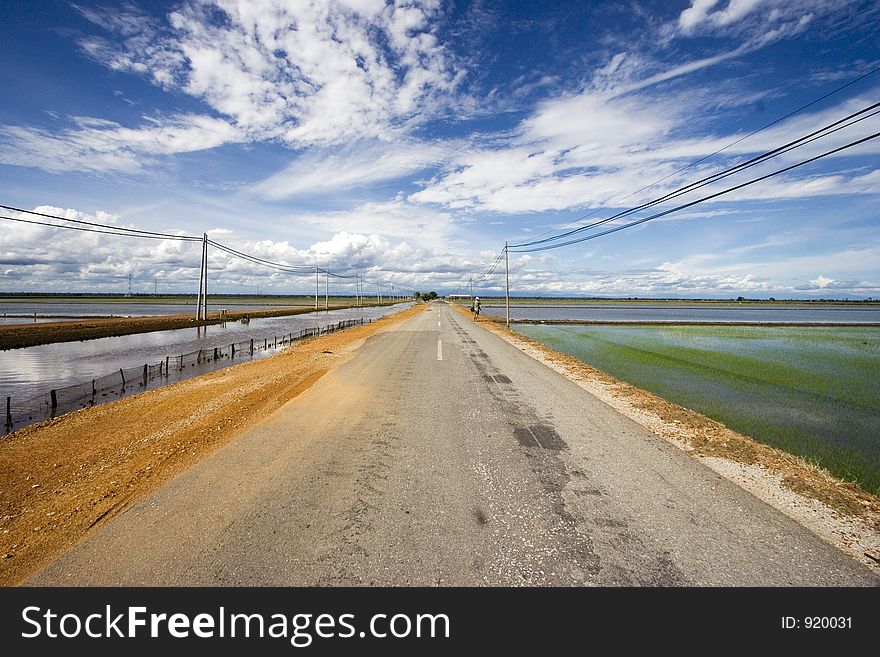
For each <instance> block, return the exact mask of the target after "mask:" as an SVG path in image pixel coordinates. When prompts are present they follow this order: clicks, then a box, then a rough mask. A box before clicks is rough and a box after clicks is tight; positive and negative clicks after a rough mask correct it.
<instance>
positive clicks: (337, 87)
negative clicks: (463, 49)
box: [82, 0, 462, 147]
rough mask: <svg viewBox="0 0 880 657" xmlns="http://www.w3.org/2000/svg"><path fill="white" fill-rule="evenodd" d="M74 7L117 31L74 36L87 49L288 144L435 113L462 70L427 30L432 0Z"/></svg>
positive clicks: (384, 134)
mask: <svg viewBox="0 0 880 657" xmlns="http://www.w3.org/2000/svg"><path fill="white" fill-rule="evenodd" d="M83 13H84V15H85V16H86V17H87V18H89V19H90V20H92V21H93V22H95V23H97V24H99V25H101V26H102V27H104V28H106V29H108V30H111V31H112V32H113V33H114V34H115V36H116V37H118V38H121V41H122V46H121V47H119V46H118V44H117V43H115V42H110V41H108V40H104V39H100V38H89V39H86V40H83V42H82V47H83V48H84V49H85V51H86V52H88V53H89V54H90V55H91V56H93V57H94V58H96V59H98V60H99V61H101V62H103V63H105V64H106V65H107V66H109V67H111V68H113V69H116V70H126V71H132V72H135V73H138V74H143V75H146V76H147V77H148V78H149V79H150V80H151V81H152V82H154V83H155V84H158V85H160V86H162V87H163V88H165V89H170V90H175V91H182V92H184V93H187V94H189V95H191V96H193V97H195V98H198V99H201V100H203V101H204V102H206V103H207V104H208V105H209V106H210V107H212V108H213V109H214V110H215V111H217V112H219V113H220V114H222V115H224V116H226V117H228V118H229V120H230V121H232V122H233V123H234V125H235V126H236V127H237V128H239V129H241V130H242V131H244V132H245V133H247V134H248V135H249V136H250V137H251V138H252V139H271V138H280V139H282V140H284V141H285V142H287V143H289V144H291V145H294V146H297V147H301V146H306V145H316V144H318V145H327V144H341V143H345V142H347V141H349V140H351V139H362V138H377V139H386V140H387V139H391V138H393V137H394V136H396V135H397V134H399V132H400V131H401V130H404V131H405V130H406V129H407V128H408V127H409V126H411V125H412V124H414V123H420V122H423V121H425V120H427V119H428V118H429V117H431V116H433V115H435V114H436V113H437V112H439V111H441V110H442V109H443V107H444V106H446V105H447V104H448V96H449V94H451V93H452V92H453V91H454V90H455V89H456V87H457V85H458V82H459V81H460V78H461V75H462V74H461V73H460V72H459V71H457V70H456V67H455V64H454V60H453V57H452V55H451V54H450V53H449V51H448V50H447V49H446V48H445V47H444V46H443V44H441V43H440V42H439V41H438V40H437V38H436V36H435V34H434V30H435V26H436V23H437V21H438V20H440V19H441V18H442V10H441V7H440V3H439V1H437V0H413V1H412V2H408V3H406V4H398V3H392V4H385V3H381V2H366V1H365V2H352V1H350V0H349V1H346V2H340V1H336V0H329V1H317V0H315V1H311V2H305V1H304V2H295V3H290V2H280V1H278V0H249V1H247V2H241V1H234V0H187V1H186V2H184V3H183V4H182V5H181V6H180V8H179V9H177V10H175V11H173V12H171V13H170V14H169V15H168V24H167V25H158V24H156V23H155V22H152V21H150V20H148V19H146V20H144V21H143V24H142V26H136V25H137V21H136V20H135V19H134V18H131V19H129V18H127V17H126V16H125V14H126V12H125V11H123V12H121V13H122V16H120V12H116V13H115V14H114V15H113V17H112V18H109V17H108V15H107V14H104V13H99V12H95V11H91V10H85V11H83ZM127 13H128V14H130V13H131V9H129V10H127Z"/></svg>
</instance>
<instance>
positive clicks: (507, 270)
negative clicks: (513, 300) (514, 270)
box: [504, 242, 510, 328]
mask: <svg viewBox="0 0 880 657" xmlns="http://www.w3.org/2000/svg"><path fill="white" fill-rule="evenodd" d="M504 287H505V289H506V291H507V303H506V313H505V314H506V315H507V328H510V254H509V253H508V251H507V242H504Z"/></svg>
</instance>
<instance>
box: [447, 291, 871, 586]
mask: <svg viewBox="0 0 880 657" xmlns="http://www.w3.org/2000/svg"><path fill="white" fill-rule="evenodd" d="M450 305H451V306H453V307H455V308H456V309H457V310H458V311H459V312H460V313H462V315H464V316H465V317H467V318H469V319H470V313H469V312H468V311H467V309H465V308H462V307H460V306H457V305H455V304H450ZM479 323H480V324H481V325H482V326H483V327H484V328H486V329H488V330H489V331H491V332H493V333H495V334H496V335H498V336H499V337H501V338H502V339H504V340H506V341H507V342H509V343H510V344H512V345H513V346H515V347H517V348H518V349H520V350H521V351H522V352H524V353H526V354H528V355H529V356H531V357H532V358H534V359H536V360H538V361H539V362H541V363H544V364H545V365H547V366H548V367H550V368H551V369H553V370H555V371H557V372H559V373H560V374H562V375H563V376H565V377H566V378H568V379H570V380H571V381H573V382H575V383H577V384H578V385H579V386H580V387H581V388H583V389H585V390H587V391H588V392H590V393H591V394H592V395H594V396H595V397H597V398H598V399H600V400H601V401H603V402H605V403H606V404H608V405H609V406H611V407H612V408H614V409H615V410H617V411H618V412H620V413H622V414H623V415H625V416H626V417H629V418H631V419H632V420H634V421H635V422H637V423H638V424H640V425H642V426H643V427H645V428H647V429H649V430H650V431H652V432H653V433H655V434H657V435H658V436H661V437H663V438H665V439H666V440H668V441H670V442H671V443H673V444H675V445H676V446H678V447H679V448H681V449H682V450H684V451H686V452H688V453H689V454H691V455H692V456H694V457H695V458H697V459H699V460H700V461H701V462H702V463H704V464H705V465H706V466H708V467H709V468H711V469H712V470H714V471H715V472H717V473H718V474H720V475H721V476H723V477H724V478H725V479H728V480H730V481H732V482H734V483H736V484H738V485H739V486H741V487H743V488H745V489H746V490H748V491H749V492H751V493H752V494H753V495H755V496H756V497H758V498H759V499H761V500H762V501H764V502H766V503H767V504H769V505H770V506H772V507H774V508H776V509H778V510H779V511H781V512H782V513H784V514H785V515H787V516H788V517H790V518H792V519H793V520H796V521H797V522H798V523H800V524H801V525H803V526H805V527H807V528H808V529H810V530H811V531H812V532H813V533H815V534H816V535H818V536H819V537H821V538H822V539H824V540H825V541H827V542H828V543H831V544H832V545H834V546H836V547H837V548H839V549H840V550H842V551H843V552H845V553H846V554H848V555H850V556H851V557H853V558H854V559H856V560H857V561H859V562H860V563H862V564H864V565H865V566H867V567H869V568H870V569H871V570H873V571H874V572H875V573H880V499H878V498H876V497H874V496H873V495H870V494H868V493H866V492H865V491H863V490H861V489H860V488H858V487H857V486H855V485H853V484H851V483H848V482H845V481H841V480H840V479H837V478H835V477H833V476H832V475H831V474H830V473H828V472H827V471H826V470H823V469H820V468H817V467H815V466H813V465H811V464H810V463H808V462H807V461H805V460H804V459H802V458H799V457H796V456H793V455H791V454H788V453H786V452H783V451H782V450H779V449H775V448H773V447H769V446H767V445H764V444H762V443H759V442H757V441H755V440H753V439H751V438H749V437H748V436H744V435H742V434H739V433H737V432H735V431H732V430H731V429H729V428H728V427H726V426H724V425H723V424H722V423H720V422H717V421H715V420H712V419H710V418H708V417H706V416H705V415H702V414H700V413H697V412H695V411H692V410H690V409H688V408H684V407H682V406H679V405H677V404H674V403H672V402H670V401H668V400H666V399H663V398H662V397H659V396H657V395H654V394H652V393H650V392H647V391H645V390H641V389H640V388H636V387H635V386H632V385H630V384H628V383H625V382H623V381H619V380H617V379H615V378H614V377H611V376H609V375H608V374H606V373H605V372H602V371H600V370H598V369H596V368H594V367H591V366H589V365H587V364H585V363H583V362H581V361H579V360H577V359H576V358H573V357H571V356H568V355H567V354H562V353H560V352H558V351H556V350H554V349H551V348H550V347H547V346H546V345H543V344H541V343H539V342H537V341H535V340H532V339H530V338H528V337H525V336H523V335H520V334H518V333H516V332H514V331H511V330H509V329H507V328H506V327H505V326H504V324H503V320H501V321H497V320H494V319H489V318H482V319H481V320H480V322H479Z"/></svg>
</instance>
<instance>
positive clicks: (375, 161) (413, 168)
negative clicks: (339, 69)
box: [252, 141, 451, 199]
mask: <svg viewBox="0 0 880 657" xmlns="http://www.w3.org/2000/svg"><path fill="white" fill-rule="evenodd" d="M450 152H451V149H450V147H449V145H448V144H447V145H442V146H441V145H432V144H425V143H420V142H406V141H404V142H401V143H394V144H387V143H384V142H370V143H358V144H354V145H351V146H345V147H341V148H324V149H316V150H313V151H310V152H309V153H308V154H306V155H303V156H300V157H298V158H297V159H296V160H295V161H294V162H293V163H292V164H291V165H289V166H288V167H287V168H285V169H283V170H282V171H279V172H278V173H276V174H274V175H272V176H270V177H269V178H267V179H266V180H264V181H262V182H260V183H258V184H256V185H254V186H253V188H252V191H254V192H256V193H257V194H259V195H261V196H263V197H266V198H269V199H282V198H290V197H293V196H307V195H313V194H323V193H326V192H328V191H338V190H345V189H351V188H355V187H359V186H362V185H367V184H370V183H376V182H383V181H390V180H396V179H398V178H402V177H403V176H406V175H410V174H415V173H418V172H419V171H422V170H424V169H426V168H427V167H430V166H432V165H434V164H437V163H439V162H443V161H446V160H448V159H449V157H450Z"/></svg>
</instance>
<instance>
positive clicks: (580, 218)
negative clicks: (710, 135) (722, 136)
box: [535, 66, 880, 237]
mask: <svg viewBox="0 0 880 657" xmlns="http://www.w3.org/2000/svg"><path fill="white" fill-rule="evenodd" d="M878 71H880V66H878V67H876V68H874V69H872V70H870V71H868V72H867V73H865V74H864V75H860V76H859V77H857V78H855V79H853V80H850V81H849V82H847V83H845V84H843V85H841V86H839V87H837V88H836V89H833V90H831V91H829V92H828V93H827V94H825V95H824V96H820V97H819V98H816V99H815V100H812V101H810V102H809V103H807V104H806V105H802V106H800V107H798V108H797V109H795V110H793V111H791V112H789V113H788V114H786V115H784V116H781V117H779V118H778V119H776V120H774V121H771V122H770V123H768V124H766V125H764V126H761V127H760V128H758V129H757V130H754V131H752V132H750V133H749V134H747V135H745V136H743V137H740V138H739V139H736V140H734V141H732V142H730V143H729V144H727V145H726V146H723V147H721V148H719V149H718V150H717V151H715V152H713V153H709V154H708V155H705V156H703V157H701V158H700V159H698V160H694V161H693V162H691V163H690V164H687V165H685V166H683V167H681V168H680V169H676V170H675V171H673V172H672V173H670V174H669V175H666V176H663V177H662V178H660V179H658V180H655V181H654V182H652V183H649V184H647V185H645V186H644V187H641V188H639V189H637V190H635V191H634V192H630V193H629V194H627V195H626V196H618V197H615V198H613V199H611V200H610V201H607V202H605V203H602V204H601V205H599V207H597V208H595V209H594V210H591V211H590V212H588V213H587V214H584V215H581V216H580V217H578V218H577V219H575V220H574V221H569V222H568V223H566V224H563V225H562V226H560V228H567V227H568V226H574V225H575V224H577V223H578V222H579V221H583V220H584V219H587V218H589V217H592V216H593V215H594V214H596V213H597V212H599V211H600V210H603V209H605V208H607V207H608V206H609V205H611V204H612V203H619V202H620V201H625V200H626V199H628V198H632V197H633V196H635V195H636V194H638V193H640V192H643V191H645V190H646V189H651V188H652V187H656V186H657V185H659V184H660V183H662V182H663V181H664V180H668V179H669V178H671V177H672V176H676V175H678V174H679V173H682V172H684V171H687V170H688V169H691V168H693V167H695V166H696V165H698V164H700V163H701V162H705V161H706V160H708V159H709V158H712V157H715V156H716V155H718V154H720V153H723V152H724V151H726V150H727V149H728V148H731V147H733V146H736V145H737V144H739V143H740V142H742V141H745V140H746V139H749V138H750V137H754V136H755V135H757V134H758V133H759V132H763V131H764V130H766V129H767V128H772V127H773V126H774V125H776V124H777V123H780V122H782V121H785V120H786V119H789V118H791V117H792V116H795V115H796V114H800V113H801V112H803V111H804V110H805V109H808V108H810V107H812V106H813V105H816V104H817V103H820V102H822V101H823V100H825V99H826V98H829V97H831V96H833V95H834V94H836V93H839V92H841V91H843V90H844V89H846V88H847V87H850V86H852V85H854V84H856V83H857V82H861V81H862V80H864V79H865V78H867V77H869V76H871V75H874V74H875V73H877V72H878ZM553 230H554V229H550V230H546V231H544V232H543V233H539V234H538V235H536V236H535V237H543V236H544V235H547V234H549V233H552V232H553Z"/></svg>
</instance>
